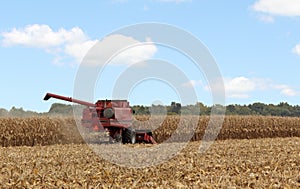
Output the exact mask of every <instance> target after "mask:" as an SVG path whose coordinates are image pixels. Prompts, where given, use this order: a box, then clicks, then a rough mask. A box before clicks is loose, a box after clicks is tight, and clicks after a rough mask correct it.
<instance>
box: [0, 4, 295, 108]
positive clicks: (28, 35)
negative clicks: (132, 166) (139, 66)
mask: <svg viewBox="0 0 300 189" xmlns="http://www.w3.org/2000/svg"><path fill="white" fill-rule="evenodd" d="M143 22H157V23H166V24H170V25H174V26H176V27H179V28H182V29H184V30H186V31H188V32H190V33H191V34H193V35H194V36H196V37H197V38H198V39H199V40H201V41H202V42H203V43H204V44H205V45H206V46H207V48H208V49H209V50H210V52H211V54H212V55H213V56H214V58H215V60H216V62H217V64H218V66H219V69H220V72H221V74H222V76H223V79H224V83H225V89H226V104H231V103H233V104H249V103H253V102H263V103H274V104H277V103H279V102H283V101H284V102H288V103H290V104H300V103H299V102H300V79H299V77H298V75H299V74H298V72H299V69H300V0H244V1H219V0H218V1H217V0H210V1H208V0H207V1H206V0H203V1H196V0H144V1H137V0H135V1H134V0H103V1H84V2H80V3H76V2H74V1H70V0H65V1H57V0H52V1H48V0H45V1H32V0H28V1H16V0H10V1H2V2H1V6H0V64H1V69H0V74H1V80H0V85H1V93H0V107H3V108H6V109H10V108H11V107H12V106H15V107H23V108H24V109H26V110H35V111H48V109H49V107H50V105H51V103H52V102H59V101H52V102H44V101H42V98H43V96H44V94H45V93H46V92H53V93H58V94H62V95H66V96H72V94H73V87H74V80H75V77H76V73H77V70H78V67H79V64H80V62H81V59H82V57H83V55H84V54H85V52H87V50H88V49H89V47H91V46H92V45H93V44H95V42H97V41H98V42H99V41H101V40H103V38H104V37H105V36H106V35H108V34H110V33H111V32H113V31H115V30H117V29H119V28H122V27H124V26H128V25H132V24H136V23H143ZM125 37H126V36H125ZM127 37H128V36H127ZM129 37H130V36H129ZM132 40H138V39H132ZM142 50H143V52H141V50H139V51H138V52H139V53H142V55H143V56H145V58H161V59H165V60H168V61H170V62H174V64H175V65H176V66H178V67H179V68H181V69H183V71H184V73H185V74H186V75H188V77H189V80H190V82H188V83H187V82H185V83H182V87H187V88H188V87H194V88H195V90H196V92H197V95H198V100H199V101H202V102H204V103H205V104H211V103H212V100H211V95H210V92H209V90H208V89H209V87H208V85H207V83H206V81H205V77H204V76H203V75H201V74H199V72H195V70H194V69H193V67H192V66H183V65H181V64H182V62H185V63H186V62H188V61H189V60H188V59H185V58H184V56H182V55H180V54H178V53H177V52H172V51H171V50H170V49H167V48H164V47H160V46H157V45H155V44H153V45H152V46H151V45H150V46H149V48H145V49H142ZM135 54H138V53H135ZM185 65H186V64H185ZM124 68H126V65H110V66H108V68H107V69H108V71H110V73H112V75H114V77H117V75H118V74H120V70H122V69H124ZM102 81H106V80H105V78H104V79H103V80H101V78H100V79H99V81H98V82H99V83H101V82H102ZM104 83H106V82H104ZM106 85H107V86H104V88H106V87H107V88H109V87H111V86H110V85H109V84H106ZM153 88H156V89H158V90H156V91H154V90H152V89H153ZM134 89H135V90H134V91H132V93H131V94H130V95H129V100H130V101H131V104H146V105H149V104H151V103H152V102H153V101H155V100H160V101H162V102H163V103H164V104H169V103H170V102H171V101H173V100H175V101H177V100H179V98H178V95H176V93H174V91H173V90H172V88H171V87H169V86H167V85H166V84H164V83H162V82H158V81H157V80H156V81H152V82H151V81H147V82H144V83H142V84H140V85H138V86H136V87H135V88H134ZM105 91H106V92H105ZM108 91H109V90H108ZM95 96H96V97H97V98H107V96H109V94H108V93H107V90H103V85H102V86H101V88H97V87H96V89H95ZM97 98H96V99H97ZM96 99H95V100H96Z"/></svg>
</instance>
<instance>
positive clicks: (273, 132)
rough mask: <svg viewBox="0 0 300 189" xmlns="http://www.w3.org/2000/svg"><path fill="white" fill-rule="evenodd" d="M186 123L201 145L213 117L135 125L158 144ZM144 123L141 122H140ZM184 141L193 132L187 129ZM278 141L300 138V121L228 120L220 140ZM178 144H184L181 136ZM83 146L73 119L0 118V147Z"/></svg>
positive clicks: (155, 119) (146, 120)
mask: <svg viewBox="0 0 300 189" xmlns="http://www.w3.org/2000/svg"><path fill="white" fill-rule="evenodd" d="M180 119H181V120H182V122H183V123H184V125H186V126H188V125H189V124H192V123H197V122H198V123H197V124H198V127H197V128H196V130H195V133H194V134H192V135H191V136H192V137H191V140H192V141H199V140H201V139H202V136H203V135H204V133H205V129H206V127H207V124H208V121H209V117H208V116H201V117H200V119H199V117H197V116H181V117H180V116H167V117H166V118H165V119H164V117H159V116H155V117H153V118H151V119H149V117H146V116H138V117H137V120H136V121H134V122H133V127H134V128H136V129H151V130H153V135H154V138H155V139H156V141H158V142H163V141H165V140H166V139H168V138H169V137H170V136H171V135H172V134H173V133H176V132H175V130H176V128H177V126H178V123H179V121H180ZM139 120H140V121H139ZM180 132H181V133H180V135H182V136H183V137H184V136H185V135H188V134H190V133H191V130H190V129H189V128H188V127H186V128H184V127H183V130H181V131H180ZM274 137H300V118H297V117H289V118H287V117H263V116H226V117H225V120H224V123H223V127H222V129H221V131H220V133H219V135H218V138H217V139H218V140H226V139H253V138H274ZM176 142H180V136H179V138H178V140H177V141H176ZM72 143H74V144H83V143H84V141H83V140H82V137H81V135H80V133H79V132H78V129H77V126H76V124H75V121H74V119H73V118H46V117H33V118H0V146H22V145H26V146H35V145H52V144H72Z"/></svg>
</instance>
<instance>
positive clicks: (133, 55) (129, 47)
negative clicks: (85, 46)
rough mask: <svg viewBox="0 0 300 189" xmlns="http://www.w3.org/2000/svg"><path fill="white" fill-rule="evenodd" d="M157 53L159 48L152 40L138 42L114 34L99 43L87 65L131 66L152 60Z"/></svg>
mask: <svg viewBox="0 0 300 189" xmlns="http://www.w3.org/2000/svg"><path fill="white" fill-rule="evenodd" d="M156 52H157V47H156V46H155V45H154V43H153V42H151V39H148V38H147V39H145V41H138V40H136V39H134V38H132V37H129V36H124V35H120V34H113V35H109V36H107V37H105V38H104V39H103V40H101V41H99V42H98V43H97V45H96V46H95V48H94V49H93V50H92V51H91V52H90V54H89V55H88V59H87V60H85V63H86V64H90V65H94V64H105V63H109V64H113V65H131V64H134V63H138V62H143V61H146V60H148V59H150V58H151V57H152V56H153V55H154V54H155V53H156ZM108 60H109V61H110V62H107V61H108Z"/></svg>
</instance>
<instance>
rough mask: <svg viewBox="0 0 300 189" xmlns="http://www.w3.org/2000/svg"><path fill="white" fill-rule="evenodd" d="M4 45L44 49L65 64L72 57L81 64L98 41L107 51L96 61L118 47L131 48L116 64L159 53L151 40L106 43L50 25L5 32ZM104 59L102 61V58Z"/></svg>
mask: <svg viewBox="0 0 300 189" xmlns="http://www.w3.org/2000/svg"><path fill="white" fill-rule="evenodd" d="M1 36H2V38H3V39H2V41H1V44H2V46H5V47H12V46H23V47H30V48H41V49H44V50H45V52H47V53H50V54H52V55H54V60H53V62H54V63H56V64H62V63H61V61H64V60H65V59H67V57H71V58H73V59H74V60H75V62H76V63H80V62H81V61H82V59H83V57H84V56H85V55H86V54H87V52H88V51H89V50H90V48H91V47H93V46H94V45H95V44H97V42H98V43H99V44H98V46H101V45H102V46H103V47H104V50H103V49H101V51H98V52H96V54H95V55H94V57H93V58H96V59H97V60H96V61H94V62H97V63H98V64H99V63H104V62H101V60H103V57H101V56H102V55H103V53H108V54H111V52H114V51H111V50H113V49H114V48H115V47H116V46H122V45H123V46H126V45H127V46H130V45H132V46H131V48H128V49H123V51H122V52H119V53H118V55H117V56H116V57H115V59H114V60H113V62H114V63H115V64H131V63H135V62H139V61H143V60H147V59H149V58H150V57H152V56H153V55H154V54H155V53H156V51H157V48H156V46H155V45H154V44H153V43H152V42H151V39H145V42H140V41H138V40H136V39H134V38H132V37H128V36H123V35H111V36H108V37H106V38H104V39H103V40H102V41H99V40H91V39H89V37H88V36H87V35H86V34H85V33H84V32H83V30H82V29H80V28H79V27H74V28H71V29H70V30H67V29H64V28H61V29H59V30H57V31H54V30H53V29H52V28H51V27H50V26H48V25H39V24H34V25H27V26H25V27H24V28H19V29H17V28H13V29H12V30H11V31H9V32H3V33H1ZM101 58H102V59H101Z"/></svg>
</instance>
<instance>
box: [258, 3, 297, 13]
mask: <svg viewBox="0 0 300 189" xmlns="http://www.w3.org/2000/svg"><path fill="white" fill-rule="evenodd" d="M253 10H255V11H257V12H262V13H266V14H271V15H280V16H300V0H259V1H256V2H255V3H254V5H253Z"/></svg>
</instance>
